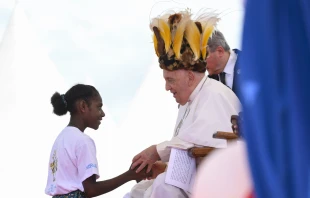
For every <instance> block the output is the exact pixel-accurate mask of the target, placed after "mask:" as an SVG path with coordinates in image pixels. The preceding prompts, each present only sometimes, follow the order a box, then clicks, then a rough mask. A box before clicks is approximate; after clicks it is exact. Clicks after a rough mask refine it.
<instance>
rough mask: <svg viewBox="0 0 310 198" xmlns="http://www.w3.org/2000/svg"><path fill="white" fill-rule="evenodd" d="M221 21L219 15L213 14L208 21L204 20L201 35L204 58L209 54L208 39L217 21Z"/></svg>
mask: <svg viewBox="0 0 310 198" xmlns="http://www.w3.org/2000/svg"><path fill="white" fill-rule="evenodd" d="M218 21H219V18H218V17H217V16H214V15H213V16H211V17H210V18H208V19H207V20H206V21H204V22H202V27H203V32H202V37H201V46H200V49H201V55H202V58H203V60H205V58H206V56H207V45H208V40H209V38H210V37H211V35H212V32H213V30H214V29H215V27H216V25H217V22H218Z"/></svg>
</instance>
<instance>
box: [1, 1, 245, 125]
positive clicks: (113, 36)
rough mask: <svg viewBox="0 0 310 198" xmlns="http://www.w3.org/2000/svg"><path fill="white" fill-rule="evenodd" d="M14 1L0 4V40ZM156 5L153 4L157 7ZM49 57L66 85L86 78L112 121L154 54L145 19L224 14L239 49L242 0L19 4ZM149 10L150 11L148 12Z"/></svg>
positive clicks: (118, 116) (228, 31) (121, 115)
mask: <svg viewBox="0 0 310 198" xmlns="http://www.w3.org/2000/svg"><path fill="white" fill-rule="evenodd" d="M14 2H15V1H14V0H1V1H0V38H1V37H2V34H3V32H4V30H5V28H6V25H7V23H8V21H9V19H10V15H11V14H12V10H13V7H14ZM156 2H157V3H156ZM19 3H20V4H21V5H22V6H23V7H24V9H25V12H26V14H27V16H28V18H29V21H30V22H31V23H32V24H33V26H34V27H35V29H36V31H37V34H38V37H39V39H40V41H41V42H42V44H43V45H44V46H45V47H46V48H47V49H48V53H49V57H50V59H51V60H52V61H53V62H54V64H55V65H56V66H57V68H58V70H59V71H60V73H61V74H62V75H63V76H64V77H65V79H66V80H67V81H68V83H69V84H73V83H77V82H81V81H83V80H84V79H85V78H91V79H92V80H93V81H94V82H95V83H96V84H97V87H98V89H99V91H100V92H101V94H102V97H103V99H104V101H105V103H106V104H107V105H108V106H109V108H110V111H111V112H112V115H113V118H114V119H115V120H116V122H120V121H122V120H123V119H125V115H126V112H127V110H128V107H129V104H130V102H131V101H132V99H133V97H134V95H135V93H136V91H137V89H138V88H139V86H140V84H141V83H142V81H143V79H144V76H145V75H146V72H147V70H148V67H149V66H150V63H151V61H152V60H153V58H154V57H156V56H155V54H154V49H153V45H152V40H151V31H150V29H149V19H150V17H152V16H156V15H158V14H160V13H161V12H163V11H165V10H168V9H174V8H186V7H189V8H191V9H192V10H193V12H194V13H195V12H196V11H198V10H199V9H201V8H212V9H217V10H218V11H220V12H224V13H225V14H223V15H224V16H223V18H222V21H221V22H220V23H219V29H220V30H221V31H223V32H224V34H225V36H226V39H227V40H228V42H229V44H230V46H231V48H240V37H241V26H242V25H241V24H242V17H243V11H244V10H243V5H242V0H217V1H214V0H213V1H211V0H178V1H155V0H131V1H126V0H121V1H109V2H108V4H107V1H101V0H90V1H81V0H19ZM152 7H153V10H152Z"/></svg>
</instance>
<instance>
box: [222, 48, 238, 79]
mask: <svg viewBox="0 0 310 198" xmlns="http://www.w3.org/2000/svg"><path fill="white" fill-rule="evenodd" d="M236 61H237V54H236V53H235V52H234V51H233V50H230V55H229V59H228V61H227V64H226V66H225V68H224V72H225V73H226V74H233V73H234V67H235V64H236Z"/></svg>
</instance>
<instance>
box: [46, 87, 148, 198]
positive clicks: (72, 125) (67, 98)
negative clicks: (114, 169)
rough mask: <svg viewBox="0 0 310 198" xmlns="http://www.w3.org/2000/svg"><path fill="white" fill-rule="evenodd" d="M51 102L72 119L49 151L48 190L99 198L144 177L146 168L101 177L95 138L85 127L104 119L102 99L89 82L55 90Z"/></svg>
mask: <svg viewBox="0 0 310 198" xmlns="http://www.w3.org/2000/svg"><path fill="white" fill-rule="evenodd" d="M51 103H52V105H53V107H54V113H55V114H56V115H59V116H61V115H65V114H66V113H67V112H68V111H69V112H70V115H71V117H70V122H69V124H68V126H67V127H65V128H64V129H63V130H62V131H61V133H60V134H59V135H58V137H57V138H56V140H55V142H54V145H53V147H52V151H51V154H50V160H49V168H48V179H47V186H46V189H45V193H46V194H48V195H51V196H53V198H64V197H68V198H71V197H72V198H85V197H88V198H90V197H96V196H99V195H101V194H104V193H107V192H109V191H111V190H114V189H115V188H117V187H119V186H121V185H123V184H124V183H126V182H128V181H131V180H141V179H145V178H146V177H147V176H148V175H146V173H145V171H141V172H140V173H136V172H135V170H128V171H126V172H125V173H123V174H121V175H119V176H117V177H115V178H113V179H110V180H106V181H99V182H98V181H96V180H97V179H98V178H99V172H98V163H97V159H96V146H95V143H94V141H93V140H92V139H91V138H90V137H89V136H88V135H86V134H84V130H85V129H86V128H87V127H89V128H92V129H95V130H96V129H98V128H99V125H100V123H101V120H102V118H103V117H104V116H105V114H104V112H103V111H102V109H101V108H102V99H101V97H100V94H99V92H98V91H97V90H96V89H95V88H94V87H93V86H90V85H83V84H77V85H75V86H73V87H72V88H71V89H70V90H68V91H67V93H66V94H64V95H60V94H59V93H58V92H56V93H55V94H54V95H53V96H52V98H51Z"/></svg>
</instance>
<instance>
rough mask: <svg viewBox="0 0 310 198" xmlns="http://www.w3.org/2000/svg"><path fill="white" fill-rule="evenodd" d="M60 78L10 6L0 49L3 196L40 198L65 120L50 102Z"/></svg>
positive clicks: (19, 13) (30, 30) (61, 84)
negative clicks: (53, 145) (53, 109)
mask: <svg viewBox="0 0 310 198" xmlns="http://www.w3.org/2000/svg"><path fill="white" fill-rule="evenodd" d="M66 90H67V87H66V85H65V82H64V79H63V78H62V76H61V75H60V74H59V73H58V71H57V69H56V67H55V66H54V64H53V63H52V61H51V60H50V59H49V57H48V55H47V51H46V50H45V49H44V48H43V47H42V46H41V45H40V42H39V40H38V39H37V37H36V34H35V32H34V31H33V28H32V26H31V24H30V23H29V21H28V20H27V17H26V15H25V13H24V11H23V9H22V7H20V5H16V7H15V9H14V12H13V15H12V17H11V19H10V22H9V25H8V27H7V30H6V32H5V34H4V37H3V41H2V43H1V46H0V91H1V98H0V106H1V107H0V108H1V111H0V123H1V135H2V138H1V144H0V152H1V158H2V160H1V164H0V175H1V186H2V189H3V192H2V193H4V195H3V196H4V197H6V196H10V197H44V188H45V185H46V179H47V170H48V159H49V153H50V149H51V146H52V143H53V141H54V139H55V138H56V136H57V135H58V133H59V132H60V130H61V129H62V128H63V127H64V126H65V125H66V123H67V121H68V117H67V116H64V117H57V116H56V115H54V114H53V113H52V105H51V104H50V98H51V96H52V94H53V93H54V92H55V91H59V92H61V93H63V92H64V91H66Z"/></svg>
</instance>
